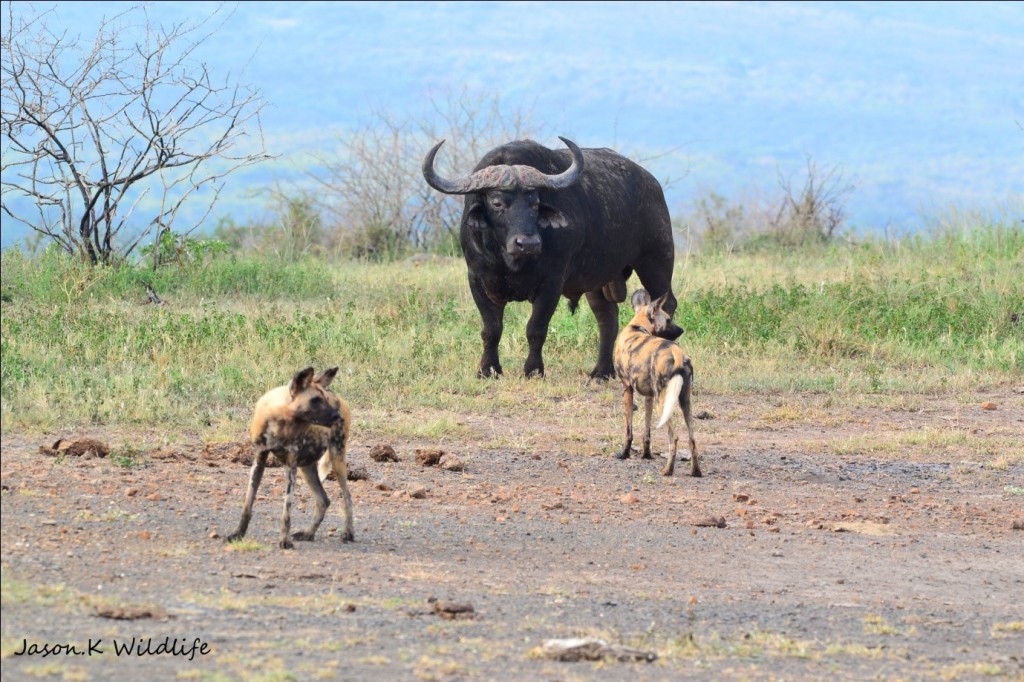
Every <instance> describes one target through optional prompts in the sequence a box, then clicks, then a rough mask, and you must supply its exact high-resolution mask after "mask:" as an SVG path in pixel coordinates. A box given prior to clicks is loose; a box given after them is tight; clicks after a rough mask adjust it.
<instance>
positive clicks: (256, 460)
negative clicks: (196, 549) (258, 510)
mask: <svg viewBox="0 0 1024 682" xmlns="http://www.w3.org/2000/svg"><path fill="white" fill-rule="evenodd" d="M269 454H270V453H269V452H267V451H266V450H263V451H259V452H257V453H256V455H255V456H254V457H253V458H252V469H250V470H249V490H248V491H247V492H246V493H245V504H244V505H242V519H241V520H240V521H239V522H238V528H237V529H236V530H235V532H234V533H232V534H231V535H229V536H227V538H225V540H224V541H225V542H232V541H234V540H241V539H242V538H244V537H245V532H246V531H247V530H249V520H250V519H252V504H253V501H254V500H255V499H256V490H257V489H258V488H259V487H260V481H261V480H262V479H263V470H264V468H266V466H267V456H268V455H269Z"/></svg>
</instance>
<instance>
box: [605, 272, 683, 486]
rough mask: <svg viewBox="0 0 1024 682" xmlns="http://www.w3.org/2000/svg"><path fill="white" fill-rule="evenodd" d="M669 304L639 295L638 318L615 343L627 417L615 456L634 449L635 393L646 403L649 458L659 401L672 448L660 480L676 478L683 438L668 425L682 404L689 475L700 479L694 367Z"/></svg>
mask: <svg viewBox="0 0 1024 682" xmlns="http://www.w3.org/2000/svg"><path fill="white" fill-rule="evenodd" d="M666 298H667V294H666V295H663V296H661V297H659V298H658V299H657V300H655V301H653V302H652V301H651V296H650V294H648V293H647V291H646V290H644V289H637V291H636V292H635V293H634V294H633V299H632V303H633V310H634V311H635V312H636V315H635V316H634V317H633V319H632V320H630V321H629V324H627V325H626V326H625V328H623V330H622V331H621V332H619V335H618V337H617V338H616V339H615V352H614V355H613V357H614V359H615V373H616V374H617V375H618V377H619V380H620V381H622V386H623V391H622V405H623V409H624V410H625V412H626V444H625V446H623V448H622V451H621V452H620V453H619V454H618V455H616V456H617V457H618V459H626V458H628V457H629V454H630V448H631V447H632V445H633V393H634V392H636V393H639V394H640V395H642V396H644V397H645V398H647V402H646V405H645V408H646V409H645V419H646V421H645V429H644V451H643V458H644V459H650V458H651V414H652V412H653V410H654V402H655V400H661V401H662V402H663V407H662V410H661V418H660V419H659V420H658V424H657V428H659V429H660V428H661V427H662V426H664V425H665V424H668V438H669V441H670V442H671V444H672V451H671V452H670V453H669V455H668V462H667V463H666V464H665V468H663V469H662V470H661V474H662V475H663V476H671V475H672V472H673V471H674V470H675V464H676V450H677V449H678V446H679V438H678V437H677V436H676V434H675V431H673V430H672V424H671V423H669V420H670V419H671V418H672V412H673V411H674V409H675V406H676V404H677V403H678V404H679V406H680V407H681V408H682V410H683V419H684V420H685V421H686V430H687V432H688V433H689V437H690V475H691V476H700V475H701V473H700V465H699V463H698V462H697V443H696V441H695V440H694V438H693V424H692V421H691V418H690V389H691V387H692V385H693V364H692V363H691V362H690V359H689V358H688V357H686V355H685V354H684V353H683V350H682V349H681V348H680V347H679V344H677V343H675V339H677V338H679V336H680V335H681V334H682V333H683V330H682V329H681V328H680V327H678V326H677V325H676V324H674V323H673V322H672V318H671V316H670V315H669V314H668V313H667V312H665V310H664V308H663V306H664V305H665V301H666Z"/></svg>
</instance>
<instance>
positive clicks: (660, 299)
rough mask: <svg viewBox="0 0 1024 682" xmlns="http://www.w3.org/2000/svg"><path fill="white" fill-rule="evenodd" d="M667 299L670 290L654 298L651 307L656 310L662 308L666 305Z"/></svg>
mask: <svg viewBox="0 0 1024 682" xmlns="http://www.w3.org/2000/svg"><path fill="white" fill-rule="evenodd" d="M667 300H668V292H667V291H666V292H665V293H663V294H662V295H661V296H659V297H658V298H656V299H654V302H653V303H652V304H651V307H652V308H654V309H655V310H661V309H662V307H664V305H665V301H667Z"/></svg>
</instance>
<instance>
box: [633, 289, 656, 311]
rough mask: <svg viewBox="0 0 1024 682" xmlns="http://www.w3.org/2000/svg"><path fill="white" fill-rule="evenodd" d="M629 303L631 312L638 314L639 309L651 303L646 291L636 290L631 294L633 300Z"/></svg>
mask: <svg viewBox="0 0 1024 682" xmlns="http://www.w3.org/2000/svg"><path fill="white" fill-rule="evenodd" d="M629 302H630V305H632V306H633V312H637V313H638V312H640V309H641V308H643V307H644V306H645V305H647V304H648V303H650V302H651V295H650V294H649V293H647V289H637V290H636V291H634V292H633V298H631V299H630V301H629Z"/></svg>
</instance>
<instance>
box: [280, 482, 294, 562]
mask: <svg viewBox="0 0 1024 682" xmlns="http://www.w3.org/2000/svg"><path fill="white" fill-rule="evenodd" d="M294 496H295V464H294V463H293V464H290V465H289V466H288V481H287V483H285V488H284V513H282V514H281V541H280V542H278V543H277V546H278V547H280V548H281V549H291V548H292V539H291V537H290V536H289V531H291V526H292V501H293V498H294Z"/></svg>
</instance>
